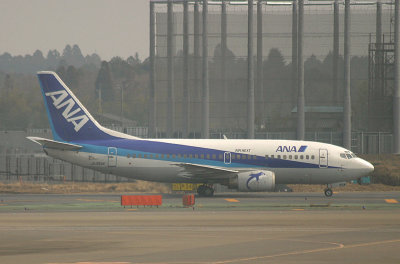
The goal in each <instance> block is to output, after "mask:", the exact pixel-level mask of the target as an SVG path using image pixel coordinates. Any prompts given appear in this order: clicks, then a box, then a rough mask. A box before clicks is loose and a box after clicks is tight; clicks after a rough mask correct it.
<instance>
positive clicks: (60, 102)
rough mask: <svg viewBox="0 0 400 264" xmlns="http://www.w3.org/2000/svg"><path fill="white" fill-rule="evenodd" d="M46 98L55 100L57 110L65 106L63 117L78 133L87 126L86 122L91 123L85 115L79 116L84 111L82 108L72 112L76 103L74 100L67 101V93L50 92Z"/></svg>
mask: <svg viewBox="0 0 400 264" xmlns="http://www.w3.org/2000/svg"><path fill="white" fill-rule="evenodd" d="M46 96H50V98H51V99H52V100H53V105H54V106H55V108H57V109H60V108H62V107H64V106H65V109H64V112H63V113H62V115H63V117H64V118H65V120H67V122H69V123H72V124H73V125H74V129H75V131H76V132H78V131H79V130H80V129H81V128H82V127H83V126H84V125H85V124H86V122H87V121H89V118H88V117H87V116H86V115H85V114H83V115H77V114H78V113H79V112H81V111H82V109H81V108H79V107H78V108H75V109H74V110H72V108H74V105H75V102H74V100H73V99H72V98H69V99H68V100H65V99H66V98H67V97H68V93H67V92H66V91H64V90H60V91H55V92H49V93H46Z"/></svg>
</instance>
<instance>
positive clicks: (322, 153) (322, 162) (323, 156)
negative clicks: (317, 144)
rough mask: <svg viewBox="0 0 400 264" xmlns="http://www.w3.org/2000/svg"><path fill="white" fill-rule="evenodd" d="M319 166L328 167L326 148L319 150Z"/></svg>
mask: <svg viewBox="0 0 400 264" xmlns="http://www.w3.org/2000/svg"><path fill="white" fill-rule="evenodd" d="M319 167H320V168H328V150H327V149H320V150H319Z"/></svg>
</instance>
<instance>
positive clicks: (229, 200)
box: [225, 198, 239, 203]
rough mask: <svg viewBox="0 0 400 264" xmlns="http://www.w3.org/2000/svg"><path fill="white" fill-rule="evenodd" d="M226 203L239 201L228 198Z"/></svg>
mask: <svg viewBox="0 0 400 264" xmlns="http://www.w3.org/2000/svg"><path fill="white" fill-rule="evenodd" d="M225 201H227V202H230V203H239V200H236V199H231V198H226V199H225Z"/></svg>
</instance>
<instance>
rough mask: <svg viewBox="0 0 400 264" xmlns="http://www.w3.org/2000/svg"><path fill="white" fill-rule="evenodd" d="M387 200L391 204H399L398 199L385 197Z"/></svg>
mask: <svg viewBox="0 0 400 264" xmlns="http://www.w3.org/2000/svg"><path fill="white" fill-rule="evenodd" d="M385 202H387V203H390V204H397V203H399V202H398V201H397V200H396V199H385Z"/></svg>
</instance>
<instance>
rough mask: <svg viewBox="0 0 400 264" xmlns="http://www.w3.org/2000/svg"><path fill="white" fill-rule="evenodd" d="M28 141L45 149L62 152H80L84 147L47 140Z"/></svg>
mask: <svg viewBox="0 0 400 264" xmlns="http://www.w3.org/2000/svg"><path fill="white" fill-rule="evenodd" d="M27 139H29V140H32V141H33V142H35V143H38V144H40V145H42V146H43V147H44V148H52V149H61V150H78V149H81V148H82V146H80V145H75V144H70V143H65V142H59V141H55V140H51V139H47V138H40V137H27Z"/></svg>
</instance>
